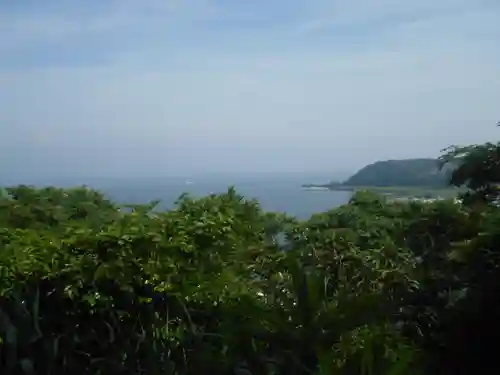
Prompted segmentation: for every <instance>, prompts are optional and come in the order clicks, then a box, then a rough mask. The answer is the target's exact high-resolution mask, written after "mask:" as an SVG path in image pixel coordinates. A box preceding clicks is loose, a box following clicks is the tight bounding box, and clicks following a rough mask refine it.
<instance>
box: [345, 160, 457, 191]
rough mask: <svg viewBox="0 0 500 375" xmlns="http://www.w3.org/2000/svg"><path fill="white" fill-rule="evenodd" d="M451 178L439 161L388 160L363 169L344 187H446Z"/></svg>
mask: <svg viewBox="0 0 500 375" xmlns="http://www.w3.org/2000/svg"><path fill="white" fill-rule="evenodd" d="M449 177H450V173H449V170H448V169H444V170H440V165H439V160H438V159H404V160H387V161H378V162H375V163H373V164H370V165H367V166H365V167H363V168H361V169H360V170H359V171H358V172H356V173H355V174H354V175H352V176H351V177H349V178H348V179H347V180H346V181H345V182H344V183H343V185H347V186H380V187H382V186H412V187H445V186H447V185H448V180H449Z"/></svg>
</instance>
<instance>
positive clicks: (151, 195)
mask: <svg viewBox="0 0 500 375" xmlns="http://www.w3.org/2000/svg"><path fill="white" fill-rule="evenodd" d="M303 182H304V180H302V181H300V182H299V181H297V180H293V179H283V180H279V179H255V180H252V179H246V180H239V181H231V182H228V181H214V180H196V181H189V180H169V181H162V182H154V183H153V182H145V181H142V182H140V181H137V182H134V183H132V182H127V183H123V184H120V185H114V186H109V185H108V186H106V187H102V188H100V190H101V191H103V192H104V193H105V194H106V195H107V196H108V197H110V198H111V199H112V200H113V201H116V202H119V203H131V204H136V203H147V202H148V201H152V200H155V199H159V200H160V201H161V206H162V207H163V208H166V209H168V208H171V207H173V205H174V202H175V200H176V199H177V198H178V197H179V196H180V195H181V194H182V193H183V192H187V193H189V194H190V195H192V196H195V197H200V196H204V195H208V194H210V193H222V192H225V191H227V189H228V187H229V186H230V185H233V186H235V188H236V191H237V192H238V193H239V194H242V195H243V196H245V198H255V199H257V200H258V201H259V202H260V205H261V207H262V208H263V209H264V210H266V211H275V212H286V213H287V214H289V215H293V216H296V217H298V218H301V219H305V218H308V217H309V216H311V215H312V214H314V213H318V212H322V211H326V210H328V209H331V208H334V207H338V206H340V205H342V204H345V203H347V201H348V200H349V197H350V193H349V192H343V191H310V190H309V191H308V190H302V189H301V186H300V185H301V183H303ZM306 182H307V181H306Z"/></svg>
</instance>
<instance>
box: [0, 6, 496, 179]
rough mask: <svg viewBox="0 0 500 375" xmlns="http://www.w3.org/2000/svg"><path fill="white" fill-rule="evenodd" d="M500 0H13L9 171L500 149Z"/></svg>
mask: <svg viewBox="0 0 500 375" xmlns="http://www.w3.org/2000/svg"><path fill="white" fill-rule="evenodd" d="M499 19H500V1H498V0H439V1H435V0H418V1H417V0H330V1H327V0H307V1H306V0H302V1H299V0H253V1H250V0H247V1H244V0H240V1H237V0H163V1H160V0H141V1H138V0H86V1H81V0H58V1H57V0H44V1H39V0H23V1H18V0H3V1H1V2H0V134H1V136H0V177H2V178H4V179H11V180H12V179H17V180H19V181H21V180H23V181H24V180H26V179H29V178H32V179H34V178H41V177H47V178H56V177H61V176H67V177H68V178H69V177H79V178H82V177H89V178H90V177H137V178H145V177H154V176H174V175H175V176H179V175H196V174H207V173H208V174H210V173H242V174H245V173H256V172H265V173H285V172H286V173H288V172H290V173H291V172H294V173H296V172H297V173H299V172H307V173H316V172H324V173H331V174H332V175H334V174H335V173H336V172H339V171H342V172H344V171H355V170H356V169H358V168H360V167H362V166H363V165H365V164H368V163H371V162H374V161H376V160H385V159H397V158H411V157H434V156H438V155H439V153H440V150H441V149H443V148H445V147H447V146H449V145H451V144H461V145H466V144H473V143H482V142H485V141H490V140H492V141H495V140H496V139H497V138H498V136H499V131H500V130H499V129H498V128H497V127H495V124H496V122H497V121H498V120H500V22H498V20H499Z"/></svg>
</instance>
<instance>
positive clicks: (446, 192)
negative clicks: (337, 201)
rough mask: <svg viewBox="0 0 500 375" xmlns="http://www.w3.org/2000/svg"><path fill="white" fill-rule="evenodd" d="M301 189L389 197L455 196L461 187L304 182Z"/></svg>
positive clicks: (460, 190) (430, 197)
mask: <svg viewBox="0 0 500 375" xmlns="http://www.w3.org/2000/svg"><path fill="white" fill-rule="evenodd" d="M302 189H303V190H323V191H324V190H329V191H352V192H356V191H361V190H367V191H373V192H376V193H380V194H383V195H387V196H390V197H391V198H408V197H415V198H429V199H432V198H443V199H446V198H455V197H456V196H457V194H459V193H461V192H462V191H463V189H459V188H455V187H446V186H445V187H435V186H351V185H342V184H338V185H337V184H335V185H334V184H304V185H302Z"/></svg>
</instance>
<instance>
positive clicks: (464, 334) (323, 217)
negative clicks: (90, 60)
mask: <svg viewBox="0 0 500 375" xmlns="http://www.w3.org/2000/svg"><path fill="white" fill-rule="evenodd" d="M488 147H489V146H488ZM475 150H476V151H477V150H478V149H475ZM476 151H474V150H470V151H469V154H468V155H476V154H474V152H476ZM483 151H484V150H483ZM483 151H482V152H483ZM477 152H479V151H477ZM492 152H493V151H491V150H490V153H489V154H488V155H492ZM481 155H483V156H484V155H485V154H484V153H483V154H481ZM445 157H446V156H445ZM477 158H479V157H478V156H477V155H476V156H474V157H472V156H469V158H467V157H465V158H464V159H463V160H462V162H461V164H460V167H459V168H458V169H457V170H456V172H455V174H454V175H453V182H454V183H456V184H458V185H461V184H467V186H468V188H469V189H470V190H471V194H473V193H478V194H481V193H482V191H483V189H484V186H486V185H487V184H490V185H494V184H496V180H495V178H496V177H495V176H496V174H494V171H493V169H495V168H496V164H494V163H493V162H488V163H489V164H486V165H487V167H488V168H489V169H488V168H487V172H484V173H482V174H477V173H476V172H477V168H478V165H479V164H478V163H479V162H478V159H477ZM470 163H472V165H474V166H475V167H474V168H473V167H471V166H470ZM481 165H482V164H481ZM495 173H496V172H495ZM481 179H483V180H484V181H483V180H481ZM481 181H483V182H481ZM483 197H484V199H486V200H488V202H491V200H494V199H495V197H494V196H492V195H483ZM156 203H157V202H152V203H151V204H149V205H144V206H127V207H119V206H117V205H115V204H113V203H111V202H109V201H108V200H106V199H105V198H104V197H103V196H102V195H101V194H99V193H98V192H96V191H93V190H91V189H88V188H85V187H81V188H75V189H56V188H42V189H36V188H33V187H28V186H18V187H13V188H8V189H5V190H4V191H3V192H2V195H1V196H0V223H1V224H0V228H2V229H0V371H1V373H2V374H15V375H17V374H32V373H33V374H34V373H36V374H148V375H149V374H182V375H190V374H204V373H220V374H269V375H271V374H283V375H293V374H297V375H305V374H308V375H309V374H318V375H319V374H321V375H323V374H346V375H357V374H370V375H378V374H380V375H386V374H390V375H398V374H415V375H420V374H426V375H431V374H436V375H437V374H468V373H471V372H472V373H473V372H474V370H477V369H478V368H481V369H482V370H481V371H482V373H483V374H484V373H490V370H491V373H493V370H494V369H496V367H495V361H494V359H495V358H496V356H495V355H489V356H488V353H489V352H488V350H487V345H486V344H485V342H486V341H487V338H488V334H490V335H491V334H492V333H493V334H495V333H496V334H498V335H500V329H499V327H498V323H497V322H498V321H499V319H498V318H499V315H500V312H499V311H498V310H499V309H498V306H500V301H499V297H497V296H498V295H500V287H499V285H500V273H499V271H498V270H499V269H500V268H499V266H500V257H499V255H498V254H499V253H498V250H497V247H498V245H497V244H498V243H500V242H499V240H500V229H499V228H500V225H499V224H500V209H499V208H497V207H496V206H495V205H492V204H484V205H472V206H470V205H467V204H464V205H462V204H457V203H456V202H455V201H452V200H449V201H437V202H434V203H420V202H390V201H387V200H386V199H385V198H384V197H383V196H380V195H377V194H373V193H370V192H365V191H360V192H357V193H356V194H354V195H353V197H352V198H351V200H350V202H349V203H348V204H346V205H344V206H342V207H339V208H336V209H334V210H330V211H327V212H324V213H320V214H316V215H313V216H312V217H311V218H310V219H309V220H306V221H302V222H301V221H298V220H296V219H294V218H290V217H287V216H286V215H282V214H276V213H267V212H263V211H262V210H261V208H260V207H259V205H258V203H257V202H255V201H251V200H250V201H249V200H246V199H244V197H242V196H240V195H239V194H237V192H236V191H235V190H234V189H233V188H230V189H229V190H228V191H227V192H226V193H225V194H220V195H211V196H207V197H203V198H200V199H193V198H191V197H189V196H182V197H181V198H180V199H179V200H178V202H177V206H176V207H175V209H173V210H171V211H167V212H160V211H158V210H155V205H156ZM477 348H480V350H478V349H477ZM474 366H475V367H474Z"/></svg>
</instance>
